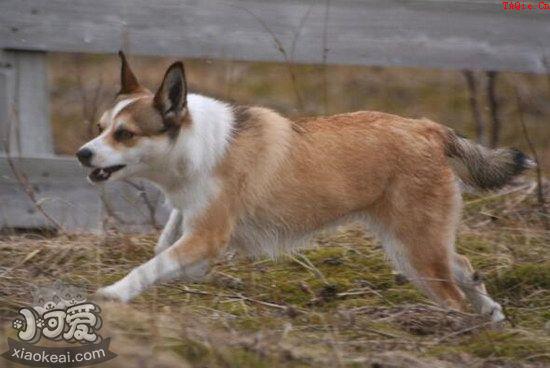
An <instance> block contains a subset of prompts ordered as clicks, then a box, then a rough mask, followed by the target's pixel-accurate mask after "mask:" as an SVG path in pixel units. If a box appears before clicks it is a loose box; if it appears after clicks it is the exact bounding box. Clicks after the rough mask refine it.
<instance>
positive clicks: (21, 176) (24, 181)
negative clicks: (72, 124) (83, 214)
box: [5, 108, 65, 232]
mask: <svg viewBox="0 0 550 368" xmlns="http://www.w3.org/2000/svg"><path fill="white" fill-rule="evenodd" d="M11 115H12V119H9V121H8V124H9V125H10V126H11V122H12V121H16V120H17V119H18V115H17V113H16V111H15V109H14V108H13V109H12V114H11ZM5 155H6V159H7V161H8V165H9V167H10V170H11V172H12V173H13V176H14V177H15V179H16V180H17V182H18V183H19V184H20V185H21V187H22V188H23V189H24V192H25V194H26V195H27V197H28V198H29V199H30V200H31V202H32V203H33V205H34V207H35V208H36V209H37V211H38V212H40V214H41V215H42V216H44V218H45V219H46V220H48V222H50V223H51V224H52V225H53V226H54V228H55V229H56V231H60V232H65V229H64V228H63V226H62V225H61V224H60V223H59V222H57V221H56V220H55V219H53V218H52V217H51V216H50V215H49V214H48V213H47V212H46V211H45V210H44V207H42V202H41V201H39V200H38V199H37V198H36V193H35V192H34V189H33V187H32V185H31V183H29V180H28V178H27V176H26V175H25V173H23V172H21V171H19V170H18V169H17V167H16V165H15V162H14V161H13V158H12V157H11V153H10V145H9V140H8V142H7V145H6V146H5Z"/></svg>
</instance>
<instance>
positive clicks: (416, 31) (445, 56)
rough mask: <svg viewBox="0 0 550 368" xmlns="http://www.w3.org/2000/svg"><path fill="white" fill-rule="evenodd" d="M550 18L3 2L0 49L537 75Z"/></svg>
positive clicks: (300, 7) (355, 5)
mask: <svg viewBox="0 0 550 368" xmlns="http://www.w3.org/2000/svg"><path fill="white" fill-rule="evenodd" d="M549 19H550V11H541V10H532V11H523V12H515V11H505V10H503V6H502V2H501V1H476V0H474V1H464V0H462V1H460V0H458V1H448V0H447V1H442V0H416V1H410V0H409V1H406V0H398V1H396V0H393V1H392V0H375V1H372V0H371V1H369V0H339V1H328V0H325V1H319V0H280V1H266V0H263V1H262V0H240V1H224V0H201V1H196V0H177V1H176V0H156V1H149V0H71V1H68V0H49V1H29V0H2V1H1V2H0V24H1V27H0V47H2V48H7V49H16V50H41V51H66V52H97V53H112V52H115V51H117V50H119V49H120V48H125V49H127V50H128V51H130V52H132V53H137V54H149V55H173V56H184V57H209V58H230V59H241V60H264V61H284V59H285V56H284V55H283V54H282V53H281V50H280V49H279V47H282V48H283V49H285V52H286V54H287V56H286V57H287V58H288V59H292V61H294V62H301V63H324V62H327V63H333V64H360V65H385V66H392V65H393V66H419V67H435V68H460V69H465V68H468V69H491V70H514V71H520V72H538V73H542V72H545V70H546V69H545V66H544V62H543V59H544V55H545V53H546V55H547V56H549V57H550V54H548V53H550V49H549V45H550V40H549V38H548V34H549V31H550V22H549Z"/></svg>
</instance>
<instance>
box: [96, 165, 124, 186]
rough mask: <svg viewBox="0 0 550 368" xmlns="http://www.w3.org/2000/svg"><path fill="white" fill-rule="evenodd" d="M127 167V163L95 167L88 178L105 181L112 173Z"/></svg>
mask: <svg viewBox="0 0 550 368" xmlns="http://www.w3.org/2000/svg"><path fill="white" fill-rule="evenodd" d="M125 167H126V165H114V166H108V167H103V168H97V169H94V170H93V171H92V172H91V173H90V175H88V178H90V180H91V181H93V182H94V183H98V182H100V181H105V180H107V179H109V178H110V177H111V174H113V173H115V172H117V171H119V170H121V169H123V168H125Z"/></svg>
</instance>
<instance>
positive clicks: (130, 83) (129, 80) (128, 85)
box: [118, 51, 142, 95]
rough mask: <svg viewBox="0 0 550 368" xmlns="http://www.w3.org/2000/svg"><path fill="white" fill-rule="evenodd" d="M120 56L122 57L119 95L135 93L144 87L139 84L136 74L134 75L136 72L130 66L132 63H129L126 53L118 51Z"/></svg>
mask: <svg viewBox="0 0 550 368" xmlns="http://www.w3.org/2000/svg"><path fill="white" fill-rule="evenodd" d="M118 56H119V57H120V62H121V65H120V91H119V92H118V94H119V95H126V94H130V93H134V92H137V91H139V90H140V89H141V88H142V87H141V85H140V84H139V82H138V80H137V78H136V76H135V75H134V72H133V71H132V68H130V64H128V60H127V59H126V55H124V53H123V52H122V51H119V52H118Z"/></svg>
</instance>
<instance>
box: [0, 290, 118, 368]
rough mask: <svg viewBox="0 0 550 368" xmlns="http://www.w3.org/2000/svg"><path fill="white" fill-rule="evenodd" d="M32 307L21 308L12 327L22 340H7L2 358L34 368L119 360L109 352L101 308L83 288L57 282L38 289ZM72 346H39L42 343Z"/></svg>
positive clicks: (34, 293) (76, 365) (80, 365)
mask: <svg viewBox="0 0 550 368" xmlns="http://www.w3.org/2000/svg"><path fill="white" fill-rule="evenodd" d="M32 295H33V306H32V307H25V308H21V309H19V316H18V317H17V318H16V319H15V320H14V321H13V323H12V327H13V328H14V329H15V330H16V331H17V337H18V339H19V340H14V339H10V338H8V347H9V349H8V351H6V352H5V353H3V354H2V357H4V358H6V359H8V360H11V361H13V362H17V363H20V364H23V365H27V366H31V367H43V366H48V367H82V366H88V365H92V364H97V363H102V362H105V361H107V360H110V359H113V358H114V357H116V354H115V353H113V352H111V351H109V343H110V339H109V338H105V339H104V338H103V337H102V336H101V335H100V334H99V329H100V328H101V325H102V323H103V321H102V319H101V308H100V307H99V306H98V305H97V304H95V303H92V302H90V301H87V299H86V294H85V292H84V290H83V289H81V288H79V287H76V286H73V285H64V284H63V283H61V282H59V281H56V282H55V283H54V284H53V286H50V287H35V289H34V290H33V292H32ZM47 340H51V341H57V342H59V343H69V344H72V345H73V346H60V347H50V346H39V345H36V344H38V343H39V342H40V341H47Z"/></svg>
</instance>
